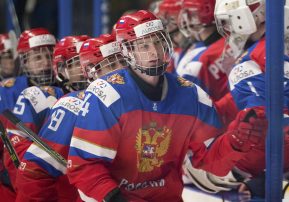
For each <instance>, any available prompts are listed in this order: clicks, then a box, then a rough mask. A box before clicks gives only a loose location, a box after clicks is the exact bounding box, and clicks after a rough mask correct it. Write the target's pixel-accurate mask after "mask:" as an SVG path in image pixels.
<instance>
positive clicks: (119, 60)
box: [94, 53, 126, 79]
mask: <svg viewBox="0 0 289 202" xmlns="http://www.w3.org/2000/svg"><path fill="white" fill-rule="evenodd" d="M125 66H126V62H125V60H124V59H123V56H122V55H121V54H118V53H117V54H115V55H112V56H109V57H108V58H106V59H104V60H103V61H101V62H100V63H99V66H98V69H97V70H96V71H95V73H94V79H96V78H99V77H101V76H104V75H106V74H108V73H110V72H113V71H115V70H117V69H121V68H123V67H125Z"/></svg>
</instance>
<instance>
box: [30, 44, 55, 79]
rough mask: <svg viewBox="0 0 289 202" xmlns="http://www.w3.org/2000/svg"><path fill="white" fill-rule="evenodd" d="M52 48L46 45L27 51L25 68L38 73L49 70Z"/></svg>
mask: <svg viewBox="0 0 289 202" xmlns="http://www.w3.org/2000/svg"><path fill="white" fill-rule="evenodd" d="M51 58H52V50H51V49H49V48H47V47H42V48H35V49H32V50H30V51H29V52H28V56H27V63H26V68H27V71H28V72H29V73H30V74H34V75H38V74H40V73H42V72H43V71H51V68H52V60H51Z"/></svg>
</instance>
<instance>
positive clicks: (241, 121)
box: [227, 109, 268, 152]
mask: <svg viewBox="0 0 289 202" xmlns="http://www.w3.org/2000/svg"><path fill="white" fill-rule="evenodd" d="M267 127H268V123H267V120H266V118H265V112H264V110H258V109H247V110H243V111H240V112H239V113H238V115H237V117H236V119H235V120H234V121H233V122H232V123H231V124H230V126H229V128H228V133H227V135H228V138H229V141H230V143H231V145H232V146H233V148H234V149H236V150H238V151H241V152H248V151H250V150H251V149H252V148H253V147H254V146H256V145H260V144H265V137H266V131H267Z"/></svg>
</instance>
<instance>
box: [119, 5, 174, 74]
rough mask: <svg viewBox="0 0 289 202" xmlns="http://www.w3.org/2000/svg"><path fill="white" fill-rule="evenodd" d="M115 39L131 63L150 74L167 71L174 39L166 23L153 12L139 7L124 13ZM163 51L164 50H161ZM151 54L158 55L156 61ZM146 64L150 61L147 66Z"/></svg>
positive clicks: (132, 65) (133, 66) (135, 67)
mask: <svg viewBox="0 0 289 202" xmlns="http://www.w3.org/2000/svg"><path fill="white" fill-rule="evenodd" d="M115 29H116V39H117V41H118V42H120V43H121V47H122V53H123V56H124V57H125V59H126V60H127V62H128V63H129V64H130V66H131V67H132V68H134V69H137V70H139V71H141V72H142V73H145V74H147V75H150V76H156V75H161V74H163V73H164V72H165V70H166V67H167V64H168V63H169V61H170V59H171V55H172V42H171V39H170V37H169V35H168V34H167V32H166V31H165V30H164V27H163V24H162V22H161V20H160V19H158V18H157V17H156V16H155V15H154V14H152V13H151V12H149V11H145V10H140V11H137V12H135V13H132V14H128V15H124V16H122V17H121V18H120V19H119V20H118V22H117V24H116V28H115ZM156 44H158V45H157V46H158V47H154V49H155V50H156V49H158V51H159V52H158V53H153V52H151V51H150V50H144V46H146V47H152V46H156ZM160 51H161V52H160ZM150 55H157V56H158V57H157V58H154V59H153V61H154V64H152V63H153V62H151V63H150V64H148V63H147V61H148V60H151V61H152V59H150V58H149V57H150ZM144 63H147V64H145V65H144Z"/></svg>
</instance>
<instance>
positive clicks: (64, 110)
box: [16, 34, 123, 202]
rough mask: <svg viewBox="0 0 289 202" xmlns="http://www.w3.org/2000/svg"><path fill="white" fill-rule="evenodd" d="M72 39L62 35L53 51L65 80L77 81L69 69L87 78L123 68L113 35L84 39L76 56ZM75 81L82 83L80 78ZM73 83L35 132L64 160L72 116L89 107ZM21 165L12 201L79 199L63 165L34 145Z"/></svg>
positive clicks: (74, 39) (81, 90) (74, 40)
mask: <svg viewBox="0 0 289 202" xmlns="http://www.w3.org/2000/svg"><path fill="white" fill-rule="evenodd" d="M76 41H79V40H78V39H77V38H76V37H65V38H64V39H63V40H61V42H59V44H60V45H61V43H62V42H64V44H63V45H61V47H60V45H56V48H55V51H54V63H55V64H56V65H55V66H54V68H55V71H56V72H57V73H59V71H60V68H63V69H66V70H65V71H64V72H67V73H68V74H66V76H65V78H66V79H67V80H68V82H69V83H74V84H77V83H76V82H74V81H73V80H74V78H75V76H73V75H71V74H69V72H76V71H77V72H79V73H80V72H81V71H80V67H81V68H82V70H83V73H84V75H85V77H86V78H87V79H89V80H94V79H96V78H98V77H101V76H103V75H105V74H107V73H109V72H112V71H114V70H116V69H119V68H121V67H123V64H122V62H121V61H122V60H123V57H122V56H121V54H120V47H119V44H118V43H117V42H115V36H112V35H110V34H105V35H101V36H99V37H97V38H92V39H88V40H87V41H85V42H84V43H83V44H82V47H81V48H80V52H79V55H78V53H77V52H76V47H75V46H76V44H75V43H74V42H76ZM55 53H58V55H55ZM58 58H62V59H63V60H64V61H63V62H62V63H60V64H61V65H57V64H59V63H58V62H57V61H59V59H58ZM70 60H73V61H74V62H71V61H70ZM80 64H81V66H80ZM70 66H71V67H70ZM78 75H79V74H78ZM78 84H83V80H82V81H81V82H78ZM74 86H78V88H77V89H78V91H75V92H71V93H69V94H67V95H65V96H64V97H62V98H61V99H59V100H58V101H57V103H56V104H55V105H54V106H53V107H52V110H51V112H50V115H49V117H48V119H47V122H46V123H45V124H44V125H43V127H42V129H41V130H40V132H39V135H40V136H41V137H42V138H43V140H45V141H46V142H47V143H48V144H49V145H50V146H51V147H52V148H53V149H54V150H55V151H57V152H58V153H60V154H61V155H62V156H64V157H65V158H66V159H67V156H68V149H69V144H70V140H71V137H72V131H73V127H74V123H75V120H76V116H77V115H79V116H80V117H82V116H85V115H86V113H87V111H88V110H89V103H88V102H86V103H85V104H84V105H83V102H84V100H83V97H84V89H83V88H80V87H81V86H82V87H84V85H74ZM22 165H23V166H22V167H21V168H20V169H19V170H18V176H17V188H18V193H17V200H16V201H19V202H20V201H21V202H23V201H34V200H37V201H46V202H47V201H77V200H78V201H81V200H80V199H78V194H77V191H76V189H75V188H74V187H73V186H72V185H70V184H69V183H68V181H67V177H66V175H65V174H66V168H65V167H63V165H61V164H60V163H58V162H57V161H56V160H54V159H53V158H52V157H51V156H49V155H48V154H47V153H46V152H45V151H43V150H42V149H40V148H39V147H37V146H36V145H35V144H32V145H31V146H30V147H29V148H28V150H27V151H26V153H25V155H24V158H23V160H22ZM32 190H33V191H32Z"/></svg>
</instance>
